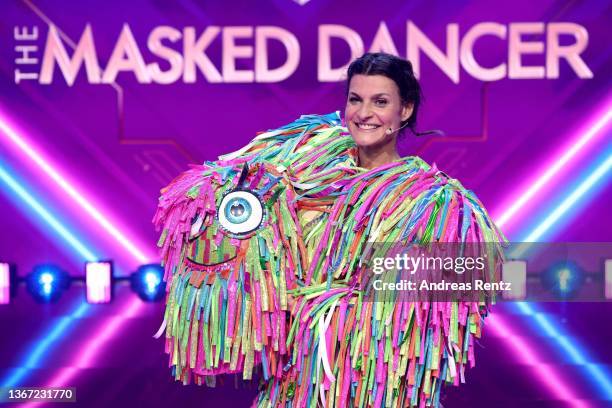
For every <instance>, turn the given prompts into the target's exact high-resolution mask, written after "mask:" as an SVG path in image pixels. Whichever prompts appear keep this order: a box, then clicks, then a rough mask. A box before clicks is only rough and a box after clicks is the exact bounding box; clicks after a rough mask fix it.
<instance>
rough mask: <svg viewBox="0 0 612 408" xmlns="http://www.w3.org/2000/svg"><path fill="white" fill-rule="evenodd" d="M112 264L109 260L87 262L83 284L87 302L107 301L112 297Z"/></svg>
mask: <svg viewBox="0 0 612 408" xmlns="http://www.w3.org/2000/svg"><path fill="white" fill-rule="evenodd" d="M112 283H113V265H112V263H111V262H87V263H86V264H85V285H86V287H87V302H88V303H109V302H110V301H111V299H112Z"/></svg>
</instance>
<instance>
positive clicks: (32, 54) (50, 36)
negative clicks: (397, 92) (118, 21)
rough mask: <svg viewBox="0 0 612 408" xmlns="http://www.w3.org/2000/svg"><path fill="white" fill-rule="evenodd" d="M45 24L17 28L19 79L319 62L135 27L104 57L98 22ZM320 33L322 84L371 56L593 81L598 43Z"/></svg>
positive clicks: (537, 29)
mask: <svg viewBox="0 0 612 408" xmlns="http://www.w3.org/2000/svg"><path fill="white" fill-rule="evenodd" d="M45 28H46V33H43V32H42V31H43V30H41V29H39V27H37V26H27V27H26V26H16V27H14V31H13V38H14V41H15V51H16V53H17V56H16V58H15V82H16V83H20V82H22V81H34V82H38V83H39V84H51V83H54V82H64V83H66V84H68V85H69V86H72V85H73V84H74V82H75V80H76V79H77V77H78V76H79V75H80V74H81V75H82V76H83V77H84V78H86V80H87V82H88V83H90V84H110V83H113V82H115V81H116V80H117V79H118V78H120V77H122V76H129V75H131V76H133V77H134V78H135V79H136V80H137V81H138V82H139V83H142V84H151V83H155V84H172V83H176V82H183V83H195V82H198V81H205V82H209V83H270V82H281V81H284V80H286V79H288V78H290V77H291V76H292V75H293V74H294V73H295V72H296V70H297V69H298V67H299V66H300V64H310V63H311V61H302V59H301V55H300V49H301V47H300V40H299V39H298V38H297V37H296V36H295V34H293V33H292V32H290V31H288V30H286V29H285V28H281V27H276V26H208V27H205V28H204V29H199V28H196V27H184V28H182V29H179V28H175V27H171V26H157V27H154V28H153V29H152V30H151V31H150V33H149V35H148V37H147V41H146V44H139V43H138V42H137V41H136V39H135V37H134V35H133V33H132V29H131V28H130V26H129V24H124V25H123V28H122V29H121V31H120V32H119V33H118V35H117V38H116V41H115V44H114V47H113V51H112V53H111V54H110V56H106V55H100V53H99V51H98V50H97V49H96V41H95V36H94V28H93V27H92V26H91V25H89V24H88V25H86V26H85V27H84V29H83V31H82V33H81V36H80V38H79V39H78V40H77V41H76V42H73V41H72V40H70V39H69V38H67V37H66V36H65V35H64V34H63V33H62V32H61V31H60V30H59V29H58V28H57V27H55V26H53V25H50V26H48V27H45ZM317 30H318V38H317V60H316V61H314V62H312V63H314V64H316V68H317V69H316V72H317V80H318V81H319V82H335V81H341V80H343V79H344V73H345V71H346V68H347V66H348V64H349V62H350V61H351V60H352V59H354V58H356V57H358V56H360V55H362V54H363V53H364V52H366V51H371V52H376V51H384V52H388V53H392V54H395V55H401V56H402V57H406V58H407V59H409V60H410V61H411V62H412V63H413V67H414V69H415V72H416V75H417V76H419V75H420V74H421V72H420V71H421V69H420V67H421V61H422V60H423V58H428V59H429V60H431V61H432V62H433V63H434V64H435V66H436V67H437V68H439V69H440V71H441V72H443V73H444V74H445V75H446V76H447V77H448V79H449V80H450V81H452V82H453V83H456V84H457V83H459V82H460V81H461V79H462V78H465V76H466V75H468V76H469V77H472V78H475V79H478V80H481V81H498V80H501V79H504V78H510V79H555V78H558V77H559V66H560V64H561V61H564V63H565V64H567V65H568V66H569V68H570V69H571V71H572V72H573V73H574V74H575V75H576V76H577V77H578V78H592V77H593V73H592V71H591V70H590V69H589V67H588V65H587V64H586V63H585V61H584V59H583V58H582V56H581V54H582V53H583V52H584V50H585V49H586V48H587V46H588V42H589V34H588V31H587V30H586V29H585V28H584V27H583V26H581V25H579V24H576V23H568V22H565V23H563V22H554V23H543V22H530V23H510V24H500V23H495V22H482V23H478V24H475V25H473V26H471V27H468V28H467V30H463V27H462V34H460V31H459V25H458V24H448V25H447V26H446V37H445V42H444V44H436V43H434V41H432V40H431V39H430V38H429V37H428V36H427V34H426V33H424V32H423V31H422V30H421V29H420V28H419V27H418V26H417V25H416V24H415V23H414V22H412V21H407V22H406V31H405V34H406V44H407V46H406V49H405V51H404V52H401V53H400V52H399V50H398V48H397V47H396V44H395V42H396V40H397V39H394V38H393V36H392V35H391V33H390V31H389V29H388V27H387V25H386V23H385V22H384V21H383V22H380V24H379V26H378V29H377V31H376V33H375V35H374V37H373V38H372V39H369V38H368V39H364V38H363V37H362V35H361V34H360V33H359V32H358V31H355V30H354V29H352V28H350V27H347V26H344V25H339V24H321V25H319V26H318V28H317ZM483 37H490V40H489V41H491V40H493V41H498V42H499V43H500V46H502V45H503V46H504V47H505V48H507V50H508V51H507V53H505V56H504V57H503V58H501V60H500V61H498V62H497V63H496V64H497V65H494V66H484V64H482V63H481V62H479V61H481V60H482V59H483V58H482V56H480V58H479V55H478V53H477V52H476V49H477V47H476V44H477V43H478V42H479V40H481V39H482V38H483ZM562 39H563V40H562ZM364 40H369V42H365V41H364ZM274 42H276V43H278V44H277V45H275V47H278V45H280V46H282V47H283V48H284V54H285V55H284V56H285V58H284V61H282V62H281V64H280V65H278V63H275V65H278V66H275V67H271V62H270V58H269V57H270V48H271V44H273V43H274ZM366 45H368V47H366ZM215 46H220V48H221V58H220V59H219V60H215V59H214V58H212V57H211V55H209V54H208V52H209V51H210V49H211V48H213V47H215ZM347 48H348V49H349V50H350V58H347V60H346V61H343V62H342V63H337V62H334V64H337V65H334V64H332V60H333V58H332V55H336V53H339V52H341V51H343V50H344V51H346V49H347ZM527 55H531V56H532V57H533V56H538V55H539V56H540V59H542V58H543V59H544V63H542V64H540V65H535V64H533V63H531V64H529V65H528V64H527V63H526V62H525V59H526V56H527ZM103 61H107V62H106V64H103V63H102V62H103ZM241 63H242V64H241ZM245 63H246V64H245ZM242 65H248V66H249V67H250V68H249V69H245V68H244V67H243V66H242Z"/></svg>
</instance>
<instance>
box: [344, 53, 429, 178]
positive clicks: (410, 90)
mask: <svg viewBox="0 0 612 408" xmlns="http://www.w3.org/2000/svg"><path fill="white" fill-rule="evenodd" d="M420 103H421V87H420V86H419V82H418V81H417V79H416V77H415V75H414V72H413V70H412V64H411V63H410V62H409V61H406V60H403V59H401V58H398V57H395V56H393V55H390V54H385V53H368V54H364V55H363V56H362V57H360V58H358V59H356V60H355V61H353V62H352V63H351V64H350V65H349V68H348V75H347V101H346V109H345V112H344V115H345V120H346V125H347V128H348V130H349V132H350V133H351V136H352V137H353V140H354V141H355V144H356V145H357V148H358V152H359V165H360V166H361V167H365V168H369V169H371V168H374V167H378V166H381V165H383V164H387V163H390V162H392V161H394V160H398V159H399V158H400V156H399V154H398V152H397V136H398V134H399V133H400V131H401V130H402V129H403V128H405V127H408V128H409V129H410V130H412V132H413V133H415V134H416V130H415V126H416V118H417V113H418V110H419V105H420Z"/></svg>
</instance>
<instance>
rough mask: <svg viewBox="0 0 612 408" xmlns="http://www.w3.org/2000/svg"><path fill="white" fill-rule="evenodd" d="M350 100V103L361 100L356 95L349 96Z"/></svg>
mask: <svg viewBox="0 0 612 408" xmlns="http://www.w3.org/2000/svg"><path fill="white" fill-rule="evenodd" d="M349 102H350V103H356V102H359V98H357V97H355V96H351V97H350V98H349Z"/></svg>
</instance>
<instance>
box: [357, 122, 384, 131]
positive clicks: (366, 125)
mask: <svg viewBox="0 0 612 408" xmlns="http://www.w3.org/2000/svg"><path fill="white" fill-rule="evenodd" d="M357 127H358V128H359V129H364V130H371V129H376V128H378V127H380V125H370V124H366V123H358V124H357Z"/></svg>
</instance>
